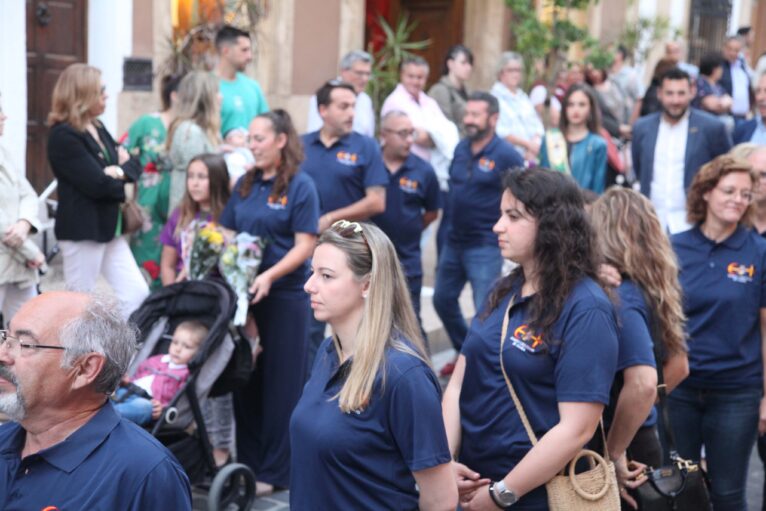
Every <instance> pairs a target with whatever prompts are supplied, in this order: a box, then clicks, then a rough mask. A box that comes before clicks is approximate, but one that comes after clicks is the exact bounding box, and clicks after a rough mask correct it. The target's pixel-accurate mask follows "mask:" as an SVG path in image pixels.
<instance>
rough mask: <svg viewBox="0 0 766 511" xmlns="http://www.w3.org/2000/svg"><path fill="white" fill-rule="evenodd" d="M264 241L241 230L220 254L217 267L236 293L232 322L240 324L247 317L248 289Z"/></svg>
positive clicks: (256, 270) (261, 257)
mask: <svg viewBox="0 0 766 511" xmlns="http://www.w3.org/2000/svg"><path fill="white" fill-rule="evenodd" d="M265 245H266V243H265V242H264V241H263V240H261V239H260V238H259V237H258V236H253V235H252V234H248V233H246V232H241V233H239V234H237V236H236V237H235V238H234V239H233V240H232V241H230V242H229V243H228V244H227V245H226V248H225V249H224V251H223V254H221V260H220V262H219V263H218V269H219V270H220V271H221V275H223V277H224V278H225V279H226V282H228V283H229V285H230V286H231V288H232V289H233V290H234V293H235V294H236V295H237V312H236V314H234V324H235V325H237V326H242V325H244V324H245V319H246V318H247V309H248V307H249V305H250V304H249V302H250V299H249V297H248V290H249V288H250V285H251V284H252V282H253V279H254V278H255V276H256V274H257V273H258V268H259V267H260V265H261V261H263V247H264V246H265Z"/></svg>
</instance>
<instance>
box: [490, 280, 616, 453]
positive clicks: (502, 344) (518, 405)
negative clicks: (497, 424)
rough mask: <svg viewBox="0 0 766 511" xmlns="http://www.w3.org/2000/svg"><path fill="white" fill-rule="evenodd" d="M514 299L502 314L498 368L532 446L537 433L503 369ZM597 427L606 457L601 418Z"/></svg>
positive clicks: (512, 298)
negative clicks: (504, 350) (504, 349)
mask: <svg viewBox="0 0 766 511" xmlns="http://www.w3.org/2000/svg"><path fill="white" fill-rule="evenodd" d="M515 299H516V296H515V295H513V296H511V299H510V301H509V302H508V308H507V309H506V310H505V315H504V316H503V329H502V333H501V334H500V369H501V371H502V373H503V378H505V384H506V385H507V386H508V392H509V393H510V394H511V399H512V400H513V404H514V405H515V406H516V410H517V411H518V412H519V418H521V423H522V424H524V429H525V430H526V431H527V436H529V441H530V442H531V443H532V446H533V447H534V446H535V445H537V435H535V431H534V429H532V425H531V424H530V422H529V418H528V417H527V414H526V412H525V411H524V407H523V406H522V404H521V400H520V399H519V396H518V395H517V394H516V391H515V390H514V389H513V384H512V383H511V379H510V378H509V377H508V373H507V372H506V370H505V364H504V363H503V348H504V347H505V338H506V334H507V333H508V321H509V316H510V313H511V308H512V307H513V304H514V301H515ZM599 428H600V429H601V437H602V440H603V446H604V458H605V459H608V458H609V455H608V453H607V447H606V432H605V431H604V421H603V419H599Z"/></svg>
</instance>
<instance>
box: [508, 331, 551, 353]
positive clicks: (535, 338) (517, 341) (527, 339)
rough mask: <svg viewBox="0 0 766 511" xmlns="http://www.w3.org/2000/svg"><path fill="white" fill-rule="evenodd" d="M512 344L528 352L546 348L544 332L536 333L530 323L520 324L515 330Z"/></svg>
mask: <svg viewBox="0 0 766 511" xmlns="http://www.w3.org/2000/svg"><path fill="white" fill-rule="evenodd" d="M511 344H513V347H514V348H516V349H519V350H521V351H526V352H528V353H538V352H540V351H543V350H544V349H545V348H546V345H545V341H543V336H542V334H540V335H534V334H533V333H532V332H531V331H530V329H529V326H528V325H520V326H518V327H517V328H516V330H514V331H513V335H512V336H511Z"/></svg>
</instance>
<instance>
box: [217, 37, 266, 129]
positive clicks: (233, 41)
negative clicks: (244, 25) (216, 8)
mask: <svg viewBox="0 0 766 511" xmlns="http://www.w3.org/2000/svg"><path fill="white" fill-rule="evenodd" d="M215 49H216V51H217V52H218V66H217V67H216V70H215V73H216V76H218V78H220V84H219V87H220V92H221V135H226V134H227V133H228V132H229V131H231V130H233V129H236V128H242V129H244V130H245V131H247V129H248V127H249V126H250V121H252V120H253V117H255V116H256V115H258V114H262V113H264V112H268V110H269V105H268V103H267V102H266V98H265V97H264V96H263V90H261V86H260V84H258V82H256V81H255V80H253V79H252V78H250V77H249V76H247V75H245V68H247V65H248V64H249V63H250V62H251V61H252V60H253V46H252V43H251V42H250V34H248V33H247V32H245V31H244V30H240V29H238V28H235V27H232V26H229V25H225V26H224V27H223V28H221V29H220V30H219V31H218V33H217V34H216V36H215Z"/></svg>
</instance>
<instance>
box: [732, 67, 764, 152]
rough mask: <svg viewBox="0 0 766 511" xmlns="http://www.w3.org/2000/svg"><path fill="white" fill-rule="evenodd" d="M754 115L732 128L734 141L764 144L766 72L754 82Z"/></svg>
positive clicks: (736, 142)
mask: <svg viewBox="0 0 766 511" xmlns="http://www.w3.org/2000/svg"><path fill="white" fill-rule="evenodd" d="M755 107H756V109H757V112H756V114H755V117H753V118H752V119H750V120H749V121H745V122H743V123H740V125H739V126H737V128H736V129H735V130H734V135H733V138H734V143H735V144H741V143H743V142H752V143H754V144H760V145H766V73H763V74H761V76H760V77H759V78H758V79H757V81H756V82H755Z"/></svg>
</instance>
